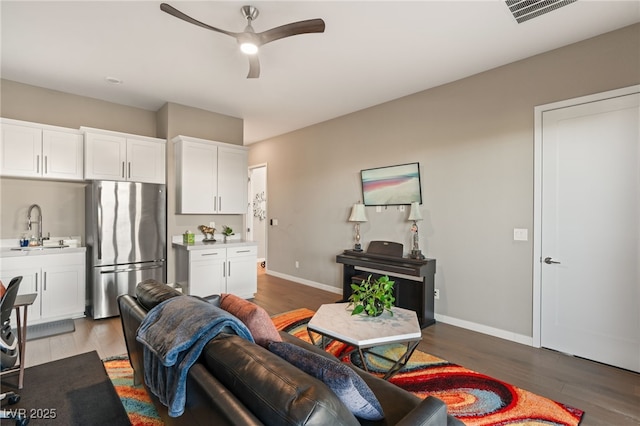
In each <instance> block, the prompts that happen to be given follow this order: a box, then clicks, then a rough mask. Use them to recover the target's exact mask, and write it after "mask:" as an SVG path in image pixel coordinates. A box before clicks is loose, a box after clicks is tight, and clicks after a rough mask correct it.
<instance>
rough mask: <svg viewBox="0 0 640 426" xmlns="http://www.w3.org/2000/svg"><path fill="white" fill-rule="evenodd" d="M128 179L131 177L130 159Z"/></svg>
mask: <svg viewBox="0 0 640 426" xmlns="http://www.w3.org/2000/svg"><path fill="white" fill-rule="evenodd" d="M129 179H131V161H129Z"/></svg>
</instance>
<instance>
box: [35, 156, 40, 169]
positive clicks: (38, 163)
mask: <svg viewBox="0 0 640 426" xmlns="http://www.w3.org/2000/svg"><path fill="white" fill-rule="evenodd" d="M36 173H40V156H39V155H36Z"/></svg>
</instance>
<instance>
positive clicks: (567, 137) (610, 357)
mask: <svg viewBox="0 0 640 426" xmlns="http://www.w3.org/2000/svg"><path fill="white" fill-rule="evenodd" d="M639 103H640V95H639V94H638V93H634V94H628V95H624V96H617V97H614V98H609V99H604V100H598V101H593V102H587V103H583V104H579V105H574V106H567V107H563V108H558V109H553V110H549V111H544V112H543V113H542V143H541V145H542V152H541V161H542V171H541V181H542V185H541V204H542V208H541V241H540V244H539V247H540V252H539V254H540V291H541V294H540V317H541V318H540V319H541V325H540V343H541V345H542V346H543V347H547V348H550V349H554V350H558V351H561V352H565V353H570V354H573V355H577V356H580V357H584V358H588V359H592V360H595V361H599V362H603V363H606V364H610V365H614V366H618V367H622V368H625V369H629V370H633V371H640V307H639V306H640V273H639V271H640V250H639V242H640V226H639V216H640V208H639V204H640V124H639V117H640V109H639ZM545 260H546V261H545Z"/></svg>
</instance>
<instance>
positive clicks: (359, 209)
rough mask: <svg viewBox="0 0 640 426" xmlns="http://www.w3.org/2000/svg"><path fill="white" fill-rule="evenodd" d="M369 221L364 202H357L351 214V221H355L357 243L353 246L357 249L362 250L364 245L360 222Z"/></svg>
mask: <svg viewBox="0 0 640 426" xmlns="http://www.w3.org/2000/svg"><path fill="white" fill-rule="evenodd" d="M366 221H367V215H366V213H365V211H364V204H362V203H357V204H354V205H353V207H352V208H351V216H349V222H355V223H356V225H355V233H356V235H355V238H356V243H355V245H354V247H353V249H354V250H355V251H362V245H361V244H360V223H361V222H366Z"/></svg>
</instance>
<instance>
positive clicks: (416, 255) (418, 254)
mask: <svg viewBox="0 0 640 426" xmlns="http://www.w3.org/2000/svg"><path fill="white" fill-rule="evenodd" d="M409 257H410V258H411V259H418V260H424V259H425V257H424V255H423V254H422V250H411V254H409Z"/></svg>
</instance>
